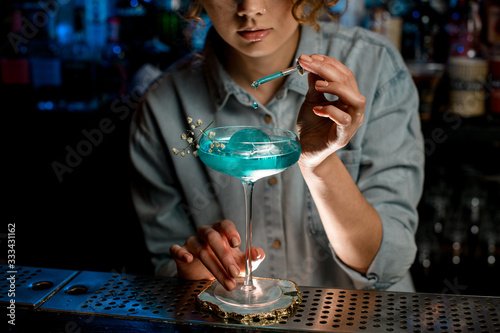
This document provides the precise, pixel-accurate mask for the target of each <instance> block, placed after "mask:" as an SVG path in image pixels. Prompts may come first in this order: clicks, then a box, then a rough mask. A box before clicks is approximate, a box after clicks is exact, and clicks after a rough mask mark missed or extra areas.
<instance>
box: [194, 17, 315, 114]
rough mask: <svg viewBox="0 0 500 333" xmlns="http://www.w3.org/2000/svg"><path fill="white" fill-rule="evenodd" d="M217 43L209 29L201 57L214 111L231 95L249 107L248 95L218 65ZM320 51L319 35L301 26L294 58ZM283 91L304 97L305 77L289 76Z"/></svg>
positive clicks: (218, 41) (212, 30) (306, 86)
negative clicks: (214, 105)
mask: <svg viewBox="0 0 500 333" xmlns="http://www.w3.org/2000/svg"><path fill="white" fill-rule="evenodd" d="M217 43H220V37H219V36H218V35H217V33H216V32H215V29H214V28H213V27H211V28H210V31H209V33H208V35H207V40H206V43H205V47H204V49H203V55H204V57H205V58H204V60H205V61H204V70H205V73H206V75H207V79H208V82H211V83H212V84H211V85H210V86H209V90H210V94H211V96H214V99H215V104H216V111H218V110H220V109H221V108H222V107H223V106H224V105H225V104H226V102H227V100H228V99H229V97H230V95H231V94H234V95H235V96H236V98H238V99H239V100H240V102H241V103H243V104H249V105H250V103H251V101H252V100H253V99H252V97H251V96H250V94H248V93H247V92H246V91H245V90H243V89H242V88H241V87H240V86H239V85H238V84H236V82H234V81H233V79H232V78H231V77H230V76H229V74H228V73H227V72H226V71H225V69H224V68H223V66H222V64H221V63H220V61H219V59H218V57H217V55H216V53H215V48H216V47H217V46H216V45H217ZM321 49H322V40H321V34H320V33H318V32H317V31H316V30H314V28H312V27H309V26H302V27H301V32H300V40H299V45H298V48H297V51H296V54H295V58H298V57H299V56H300V55H301V54H302V53H304V54H307V55H310V54H313V53H321ZM284 89H285V90H288V89H289V90H293V91H295V92H297V93H299V94H301V95H303V96H305V95H306V93H307V90H308V83H307V75H304V76H300V75H295V74H292V75H290V76H289V77H288V78H287V80H286V81H285V86H284ZM285 93H286V92H285Z"/></svg>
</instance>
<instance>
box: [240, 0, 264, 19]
mask: <svg viewBox="0 0 500 333" xmlns="http://www.w3.org/2000/svg"><path fill="white" fill-rule="evenodd" d="M265 12H266V0H238V16H241V17H243V16H247V17H254V16H256V15H262V14H264V13H265Z"/></svg>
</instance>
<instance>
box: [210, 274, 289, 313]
mask: <svg viewBox="0 0 500 333" xmlns="http://www.w3.org/2000/svg"><path fill="white" fill-rule="evenodd" d="M244 282H245V279H244V278H237V279H236V288H235V289H233V290H232V291H227V290H226V289H225V288H224V287H223V286H222V285H221V284H220V283H219V282H218V281H215V282H214V285H215V290H214V296H215V298H217V299H218V300H219V301H221V302H223V303H225V304H228V305H231V306H235V307H238V306H242V307H260V306H266V305H270V304H273V303H276V302H277V301H279V300H280V299H281V298H282V297H283V290H282V288H281V287H280V285H279V283H278V281H277V280H264V279H254V281H253V286H252V287H247V286H245V284H244Z"/></svg>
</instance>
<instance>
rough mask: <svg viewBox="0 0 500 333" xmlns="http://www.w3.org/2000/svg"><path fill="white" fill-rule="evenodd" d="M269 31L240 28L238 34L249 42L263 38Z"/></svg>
mask: <svg viewBox="0 0 500 333" xmlns="http://www.w3.org/2000/svg"><path fill="white" fill-rule="evenodd" d="M270 33H271V29H256V30H240V31H238V34H240V36H241V37H243V38H245V39H246V40H248V41H250V42H258V41H260V40H263V39H264V38H266V37H267V35H269V34H270Z"/></svg>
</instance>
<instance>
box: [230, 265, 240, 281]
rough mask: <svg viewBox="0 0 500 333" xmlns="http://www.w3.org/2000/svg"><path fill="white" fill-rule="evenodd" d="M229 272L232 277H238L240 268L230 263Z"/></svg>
mask: <svg viewBox="0 0 500 333" xmlns="http://www.w3.org/2000/svg"><path fill="white" fill-rule="evenodd" d="M229 274H230V275H231V276H232V277H234V278H237V277H238V276H239V275H240V270H239V269H238V268H236V266H234V265H230V266H229Z"/></svg>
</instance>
